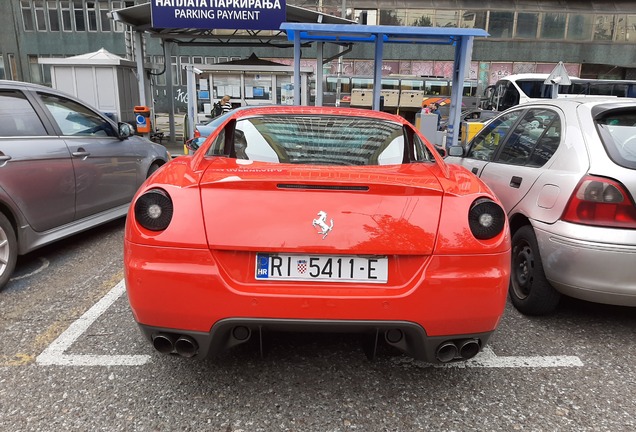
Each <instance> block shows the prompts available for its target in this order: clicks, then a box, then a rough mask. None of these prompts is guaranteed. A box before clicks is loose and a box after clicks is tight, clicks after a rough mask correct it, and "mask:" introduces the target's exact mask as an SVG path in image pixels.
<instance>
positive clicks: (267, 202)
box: [124, 107, 510, 336]
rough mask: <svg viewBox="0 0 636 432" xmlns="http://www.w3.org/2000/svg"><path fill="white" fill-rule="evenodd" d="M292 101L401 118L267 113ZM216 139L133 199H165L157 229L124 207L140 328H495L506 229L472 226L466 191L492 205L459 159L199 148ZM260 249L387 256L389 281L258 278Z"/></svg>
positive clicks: (262, 111)
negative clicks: (260, 155)
mask: <svg viewBox="0 0 636 432" xmlns="http://www.w3.org/2000/svg"><path fill="white" fill-rule="evenodd" d="M299 111H300V112H302V113H314V114H325V113H332V114H338V115H358V116H359V115H364V116H373V117H375V118H378V119H379V120H383V119H384V120H389V121H392V122H396V121H401V120H399V118H398V117H396V116H392V115H389V114H384V113H377V112H371V111H367V110H353V109H346V110H343V109H333V108H325V109H323V108H314V107H303V108H300V109H299V107H280V108H278V109H277V111H276V112H281V113H290V114H291V113H294V114H297V113H298V112H299ZM271 113H272V108H257V109H253V110H250V115H267V114H271ZM237 116H240V114H239V113H237V114H235V115H234V117H237ZM232 118H233V117H231V118H230V120H231V119H232ZM405 124H406V123H405ZM215 137H216V134H213V135H211V136H210V137H209V138H208V140H207V141H206V143H205V144H204V145H203V146H202V147H201V149H199V150H198V151H197V152H196V153H195V154H194V155H191V156H183V157H179V158H176V159H175V160H173V161H172V162H171V163H169V164H168V165H166V167H164V168H163V169H162V170H160V171H158V172H157V173H155V174H154V175H153V176H152V177H151V178H150V179H149V180H148V181H147V182H146V183H145V184H144V185H143V186H142V187H141V188H140V190H139V191H138V194H137V197H136V199H137V198H138V197H139V196H141V195H143V194H144V192H146V191H147V190H149V189H156V188H160V189H162V190H164V191H165V192H166V193H167V194H168V195H169V196H170V198H171V200H172V202H173V204H174V206H173V209H174V210H173V211H174V213H173V216H172V221H171V223H170V225H169V226H168V227H167V228H166V229H165V230H162V231H150V230H147V229H145V228H143V227H142V226H140V225H139V224H138V223H137V222H136V220H135V213H134V206H131V210H130V213H129V216H128V222H127V224H126V234H125V250H124V252H125V279H126V285H127V292H128V298H129V301H130V305H131V308H132V310H133V314H134V317H135V319H136V321H137V322H138V323H139V324H140V325H141V326H142V327H148V328H157V329H174V330H178V331H181V332H200V333H209V332H210V331H211V329H212V328H213V327H214V326H215V325H216V324H217V323H219V322H222V321H223V320H226V319H236V318H250V319H252V318H254V319H262V320H267V319H291V320H312V321H321V320H325V321H347V320H350V321H374V322H376V321H379V322H382V321H387V322H394V321H395V322H397V321H400V322H411V323H416V324H417V325H419V326H421V327H422V328H423V329H424V331H425V333H426V335H428V336H447V335H448V336H454V335H470V334H481V333H490V332H492V331H494V330H495V328H496V327H497V325H498V323H499V320H500V318H501V315H502V313H503V309H504V306H505V301H506V294H507V289H508V280H509V271H510V238H509V235H508V227H507V223H506V226H505V229H504V230H503V232H502V233H501V234H500V235H497V236H496V237H494V238H492V239H489V240H478V239H476V238H475V237H474V236H473V235H472V234H471V231H470V228H469V226H468V223H467V214H468V212H469V210H470V208H471V206H472V205H473V203H474V202H475V200H476V199H478V198H480V197H487V198H489V199H491V200H493V201H495V202H498V201H497V200H496V198H495V197H494V196H493V195H492V193H491V192H490V190H489V189H488V188H487V187H486V186H485V185H484V184H483V183H482V182H481V181H480V180H479V179H478V178H477V177H475V176H474V175H472V174H471V173H469V172H468V171H466V170H465V169H464V168H461V167H458V166H448V165H446V164H444V162H443V160H442V159H441V158H439V157H438V154H437V152H436V151H435V150H434V149H432V146H431V147H430V148H431V149H432V153H433V154H434V155H435V161H434V162H433V163H412V164H403V165H386V166H343V167H340V166H337V167H334V166H303V165H290V164H272V163H265V162H252V161H238V160H236V159H233V158H226V157H206V156H205V149H206V146H207V145H209V144H210V143H211V142H212V141H213V140H214V139H215ZM421 139H422V140H423V141H425V139H424V138H423V137H421ZM427 145H428V144H427ZM246 162H249V163H246ZM281 185H284V186H290V187H289V188H282V189H281ZM307 185H313V186H315V185H318V186H321V185H324V186H328V185H338V186H340V187H343V188H342V189H341V190H336V191H333V190H325V189H312V188H310V187H307ZM350 186H353V187H358V188H357V189H355V188H354V189H353V190H350V189H349V188H348V187H350ZM136 199H135V200H136ZM321 210H322V211H325V212H327V213H328V215H329V218H332V219H333V220H334V221H335V222H334V225H333V226H334V229H333V232H330V233H329V235H328V236H326V237H324V238H323V237H322V236H321V235H319V234H318V232H317V231H316V229H315V228H314V227H313V226H312V219H313V218H315V217H316V214H317V212H318V211H321ZM257 253H288V254H295V253H302V254H315V255H362V256H367V255H382V256H387V257H388V281H387V282H386V283H382V284H374V283H353V282H332V281H329V282H318V281H314V280H310V281H287V280H284V281H280V280H266V281H263V280H257V279H256V278H255V269H256V254H257Z"/></svg>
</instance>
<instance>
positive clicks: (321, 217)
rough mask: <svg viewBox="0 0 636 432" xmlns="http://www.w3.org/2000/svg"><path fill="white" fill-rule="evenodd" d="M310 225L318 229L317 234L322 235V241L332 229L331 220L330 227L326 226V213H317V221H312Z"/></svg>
mask: <svg viewBox="0 0 636 432" xmlns="http://www.w3.org/2000/svg"><path fill="white" fill-rule="evenodd" d="M312 225H313V226H318V227H320V230H319V231H318V234H322V239H323V240H324V239H325V237H327V234H329V231H331V230H332V229H333V219H331V225H327V213H325V212H324V211H322V210H320V211H319V212H318V219H314V221H313V222H312Z"/></svg>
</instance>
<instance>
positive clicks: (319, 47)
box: [315, 42, 325, 106]
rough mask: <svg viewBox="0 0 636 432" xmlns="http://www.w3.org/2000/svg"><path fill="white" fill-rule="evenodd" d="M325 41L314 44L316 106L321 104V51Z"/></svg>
mask: <svg viewBox="0 0 636 432" xmlns="http://www.w3.org/2000/svg"><path fill="white" fill-rule="evenodd" d="M324 47H325V43H324V42H318V45H317V46H316V57H317V58H316V102H315V105H316V106H322V92H323V88H322V75H323V73H322V67H323V64H322V61H323V51H324Z"/></svg>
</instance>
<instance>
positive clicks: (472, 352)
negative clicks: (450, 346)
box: [459, 339, 479, 360]
mask: <svg viewBox="0 0 636 432" xmlns="http://www.w3.org/2000/svg"><path fill="white" fill-rule="evenodd" d="M478 353H479V341H478V340H477V339H466V340H465V341H462V343H460V344H459V355H460V356H461V357H462V358H463V359H464V360H468V359H471V358H473V357H475V356H476V355H477V354H478Z"/></svg>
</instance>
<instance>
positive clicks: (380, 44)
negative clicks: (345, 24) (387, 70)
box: [372, 33, 384, 111]
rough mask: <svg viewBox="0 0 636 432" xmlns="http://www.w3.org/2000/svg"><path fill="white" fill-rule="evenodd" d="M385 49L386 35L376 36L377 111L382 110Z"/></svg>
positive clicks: (374, 92) (374, 100) (374, 101)
mask: <svg viewBox="0 0 636 432" xmlns="http://www.w3.org/2000/svg"><path fill="white" fill-rule="evenodd" d="M383 48H384V34H383V33H378V34H376V35H375V60H374V65H375V70H374V71H373V106H372V108H373V109H374V110H376V111H379V110H380V90H381V89H382V50H383Z"/></svg>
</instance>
